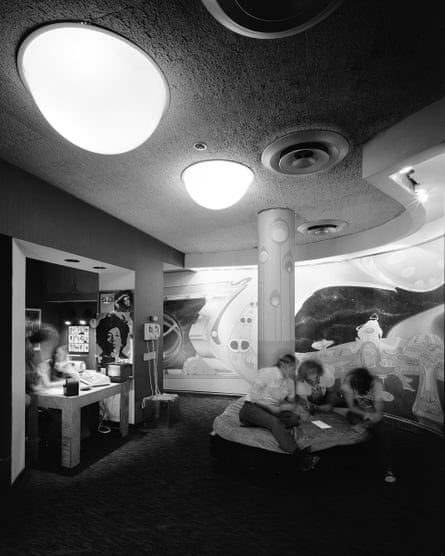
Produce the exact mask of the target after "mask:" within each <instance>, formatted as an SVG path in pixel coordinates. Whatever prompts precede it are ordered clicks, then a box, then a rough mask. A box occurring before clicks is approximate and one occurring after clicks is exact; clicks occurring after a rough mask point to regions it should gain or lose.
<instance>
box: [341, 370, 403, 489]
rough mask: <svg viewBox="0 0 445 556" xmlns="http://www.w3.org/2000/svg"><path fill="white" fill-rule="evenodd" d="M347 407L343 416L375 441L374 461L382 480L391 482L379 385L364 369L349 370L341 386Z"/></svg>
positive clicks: (381, 387) (381, 395)
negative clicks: (377, 464) (382, 476)
mask: <svg viewBox="0 0 445 556" xmlns="http://www.w3.org/2000/svg"><path fill="white" fill-rule="evenodd" d="M341 391H342V393H343V396H344V400H345V402H346V406H347V412H346V417H347V419H348V420H349V422H350V423H352V424H353V425H354V426H356V427H366V429H368V431H369V432H370V433H371V434H372V435H373V436H374V438H375V440H376V442H377V453H378V461H379V466H380V468H381V471H382V472H383V475H384V478H385V482H387V483H394V482H395V481H396V477H395V475H394V473H393V471H392V468H391V460H390V448H391V444H390V439H389V436H388V431H387V428H386V425H385V421H384V417H383V385H382V381H381V380H380V379H379V378H377V377H376V376H373V375H372V374H371V373H370V372H369V371H368V369H366V368H364V367H359V368H357V369H353V370H352V371H350V372H349V373H348V374H347V375H346V377H345V380H344V382H343V384H342V386H341Z"/></svg>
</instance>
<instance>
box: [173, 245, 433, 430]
mask: <svg viewBox="0 0 445 556" xmlns="http://www.w3.org/2000/svg"><path fill="white" fill-rule="evenodd" d="M443 259H444V258H443V238H439V239H436V240H434V241H432V242H429V243H426V244H424V245H420V246H415V247H411V248H408V249H404V250H399V251H392V252H390V253H382V254H377V255H372V256H367V257H361V258H356V259H352V260H349V261H343V262H331V263H320V264H317V265H314V264H312V265H302V264H298V265H296V268H295V338H296V340H295V352H296V354H297V356H298V358H299V359H300V360H304V359H307V358H313V357H317V358H319V359H320V360H321V361H322V363H323V364H324V365H325V366H327V367H329V368H330V369H331V370H332V371H333V373H334V375H335V377H336V378H337V380H338V381H339V382H340V381H341V380H342V378H343V376H344V374H345V373H346V372H347V371H348V370H350V369H352V368H354V367H357V366H366V367H368V368H369V369H370V370H371V371H372V372H373V373H374V374H376V375H378V376H379V377H380V378H381V379H382V380H383V383H384V387H385V396H386V404H385V411H386V412H387V413H389V414H393V415H396V416H398V417H401V418H404V419H408V420H411V421H415V422H416V423H419V424H421V425H423V426H425V427H428V428H432V429H434V430H443V420H444V415H443V375H444V370H443V369H444V355H443V354H444V347H443V324H444V323H443V320H444V289H443V284H444V275H443V272H444V267H443V262H444V261H443ZM257 283H258V277H257V271H256V269H252V268H244V269H243V268H232V269H224V270H212V271H198V272H174V273H167V274H166V275H165V292H164V294H165V298H164V389H165V390H190V391H205V392H216V393H218V392H219V393H231V394H244V393H245V392H247V390H248V388H249V382H250V380H251V377H252V376H253V374H254V373H255V372H256V370H257V338H258V337H257V318H258V311H257Z"/></svg>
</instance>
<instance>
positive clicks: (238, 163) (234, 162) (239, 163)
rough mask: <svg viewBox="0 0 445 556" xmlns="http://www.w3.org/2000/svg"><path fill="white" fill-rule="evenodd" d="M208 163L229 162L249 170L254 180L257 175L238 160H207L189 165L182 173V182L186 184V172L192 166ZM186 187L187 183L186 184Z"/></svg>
mask: <svg viewBox="0 0 445 556" xmlns="http://www.w3.org/2000/svg"><path fill="white" fill-rule="evenodd" d="M207 162H229V163H230V164H237V165H238V166H244V167H245V168H247V169H248V170H250V171H251V173H252V180H253V178H254V177H255V173H254V171H253V170H252V168H251V167H250V166H248V165H247V164H245V163H244V162H238V161H237V160H229V159H228V158H206V159H205V160H197V161H196V162H192V163H191V164H189V165H188V166H186V167H185V168H184V169H183V170H182V172H181V180H182V182H183V183H184V178H183V176H184V172H186V171H187V170H188V169H189V168H191V167H192V166H198V165H199V164H205V163H207ZM184 185H185V183H184Z"/></svg>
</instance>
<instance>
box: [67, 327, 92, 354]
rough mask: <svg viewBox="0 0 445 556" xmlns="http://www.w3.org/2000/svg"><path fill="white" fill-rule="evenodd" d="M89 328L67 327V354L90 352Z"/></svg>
mask: <svg viewBox="0 0 445 556" xmlns="http://www.w3.org/2000/svg"><path fill="white" fill-rule="evenodd" d="M89 335H90V328H89V326H68V352H69V353H88V352H89V350H90V340H89Z"/></svg>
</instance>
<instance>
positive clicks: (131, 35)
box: [0, 0, 445, 253]
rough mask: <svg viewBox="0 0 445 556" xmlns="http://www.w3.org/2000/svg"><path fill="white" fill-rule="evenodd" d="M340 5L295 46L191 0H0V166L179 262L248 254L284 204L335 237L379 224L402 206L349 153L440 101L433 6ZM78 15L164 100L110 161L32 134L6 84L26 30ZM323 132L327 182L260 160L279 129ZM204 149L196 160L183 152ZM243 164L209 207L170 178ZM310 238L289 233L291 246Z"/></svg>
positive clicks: (24, 100)
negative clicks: (334, 137) (250, 31)
mask: <svg viewBox="0 0 445 556" xmlns="http://www.w3.org/2000/svg"><path fill="white" fill-rule="evenodd" d="M419 7H421V9H422V11H418V10H413V9H412V8H411V7H410V3H406V2H397V1H391V2H388V1H386V0H376V1H372V2H371V1H369V0H366V1H365V0H363V1H358V0H345V1H344V2H343V3H342V4H341V5H340V6H339V8H338V9H337V10H336V11H335V12H334V13H332V14H331V15H330V16H329V17H327V18H326V19H325V20H323V21H322V22H321V23H319V24H318V25H316V26H315V27H313V28H311V29H308V30H306V31H305V32H303V33H300V34H298V35H295V36H292V37H288V38H282V39H270V40H258V39H254V38H247V37H244V36H241V35H238V34H235V33H233V32H232V31H230V30H228V29H227V28H225V27H224V26H222V25H221V24H220V23H218V22H217V21H216V20H215V19H214V18H213V17H212V16H211V15H210V13H209V12H208V11H207V10H206V9H205V8H204V6H203V5H202V3H201V2H200V0H187V1H184V0H157V1H150V0H145V1H142V0H141V1H138V0H134V1H130V0H128V1H120V0H108V1H97V0H96V1H93V0H88V1H85V2H81V1H63V2H62V1H57V0H47V1H38V0H34V1H20V2H17V1H12V0H7V1H1V2H0V157H1V158H3V159H4V160H6V161H8V162H10V163H12V164H15V165H16V166H18V167H20V168H22V169H24V170H26V171H28V172H30V173H31V174H34V175H36V176H38V177H39V178H42V179H44V180H46V181H47V182H49V183H51V184H53V185H54V186H56V187H59V188H61V189H63V190H65V191H67V192H69V193H71V194H72V195H75V196H76V197H79V198H81V199H83V200H84V201H86V202H87V203H90V204H91V205H94V206H96V207H99V208H101V209H102V210H104V211H105V212H108V213H110V214H112V215H113V216H115V217H117V218H119V219H121V220H123V221H125V222H128V223H129V224H131V225H133V226H135V227H137V228H139V229H141V230H143V231H145V232H147V233H148V234H150V235H152V236H154V237H156V238H158V239H160V240H162V241H164V242H165V243H167V244H169V245H171V246H173V247H175V248H177V249H179V250H181V251H183V252H185V253H210V252H218V251H236V250H243V249H250V248H254V247H256V245H257V228H256V224H257V213H258V211H260V210H263V209H266V208H273V207H289V208H291V209H294V210H295V212H296V215H297V226H298V225H299V224H301V223H303V222H307V221H314V220H320V219H338V220H345V221H347V222H348V223H349V227H348V228H347V229H346V230H344V231H343V232H341V233H340V235H345V234H354V233H357V232H361V231H364V230H367V229H370V228H375V227H377V226H380V225H382V224H384V223H386V222H388V221H389V220H391V219H393V218H395V217H397V216H398V215H399V214H400V213H401V212H402V211H403V207H402V206H401V205H399V204H398V203H397V202H396V201H395V200H393V199H392V198H390V197H389V196H387V195H385V194H384V193H383V192H382V191H381V190H379V189H377V188H375V187H374V186H373V185H371V184H370V183H368V182H367V181H366V180H364V179H362V177H361V170H362V166H361V151H362V145H363V144H364V143H365V142H367V141H368V140H370V139H371V138H372V137H374V136H375V135H376V134H377V133H378V132H380V131H383V130H385V129H387V128H389V127H390V126H392V125H394V124H395V123H397V122H399V121H400V120H402V119H403V118H405V117H407V116H408V115H410V114H412V113H413V112H415V111H417V110H419V109H420V108H422V107H424V106H426V105H428V104H430V103H432V102H434V101H436V100H437V99H439V98H441V97H443V96H444V95H445V64H444V62H443V53H444V51H445V23H444V22H445V13H444V3H443V2H439V1H437V2H433V1H430V0H426V1H425V2H423V3H422V4H421V6H419ZM63 20H76V21H79V20H83V21H89V22H91V23H95V24H97V25H100V26H103V27H106V28H108V29H111V30H113V31H115V32H117V33H120V34H121V35H123V36H124V37H126V38H128V39H129V40H131V41H133V42H134V43H136V44H137V45H138V46H139V47H141V48H142V49H143V50H145V51H146V52H147V53H148V54H149V55H150V56H152V57H153V58H154V59H155V60H156V62H157V63H158V65H159V66H160V68H161V70H162V72H163V73H164V75H165V77H166V79H167V81H168V84H169V88H170V93H171V102H170V106H169V108H168V111H167V112H166V114H165V116H164V117H163V119H162V121H161V123H160V125H159V127H158V129H157V130H156V131H155V132H154V134H153V135H152V136H151V137H150V138H149V139H148V141H147V142H146V143H144V144H143V145H142V146H140V147H139V148H137V149H135V150H134V151H132V152H129V153H126V154H123V155H118V156H102V155H97V154H92V153H89V152H87V151H83V150H82V149H80V148H78V147H76V146H74V145H72V144H70V143H68V142H67V141H65V140H64V139H63V138H61V137H60V136H58V134H57V133H56V132H55V131H54V130H53V129H52V128H51V127H50V126H49V125H48V124H47V123H46V121H45V120H44V119H43V117H42V116H41V114H40V113H39V111H38V110H37V108H36V107H35V105H34V103H33V100H32V98H31V96H30V95H29V93H28V92H27V91H26V89H25V88H24V86H23V84H22V83H21V81H20V78H19V75H18V72H17V68H16V58H15V57H16V51H17V48H18V46H19V44H20V42H21V40H22V39H23V37H24V36H25V35H26V34H27V33H29V32H30V31H31V30H32V29H34V28H36V27H38V26H40V25H42V24H44V23H50V22H55V21H63ZM308 129H327V130H332V131H338V132H340V133H341V134H343V135H344V136H345V137H347V139H348V140H349V142H350V145H351V150H350V153H349V154H348V155H347V156H346V158H345V159H344V160H343V161H341V162H340V163H339V164H338V165H337V166H335V167H334V168H332V169H331V170H330V171H328V172H326V173H320V174H316V175H313V176H310V177H305V178H301V177H292V176H280V175H278V174H276V173H273V172H271V171H270V170H267V169H266V168H265V167H264V166H263V165H262V164H261V153H262V151H263V150H264V148H265V147H266V146H268V145H269V144H270V143H271V142H272V141H274V140H275V139H277V138H279V137H281V136H283V135H285V134H286V133H289V132H292V131H298V130H308ZM197 141H204V142H206V143H207V145H208V149H207V150H206V151H204V152H198V151H196V150H195V149H194V148H193V144H194V143H195V142H197ZM212 158H228V159H232V160H236V161H239V162H243V163H244V164H247V165H248V166H250V167H251V168H252V169H253V170H254V173H255V182H254V184H253V186H251V187H250V189H249V191H248V193H247V194H246V195H245V197H244V198H243V199H242V200H241V202H240V203H239V204H238V205H236V206H234V207H231V208H229V209H225V210H222V211H209V210H206V209H203V208H201V207H199V206H197V205H196V204H195V203H194V202H193V201H192V200H191V199H190V198H189V197H188V195H187V193H186V192H185V189H184V186H183V185H182V182H181V179H180V175H181V172H182V170H183V169H184V168H185V167H186V166H188V165H189V164H191V163H192V162H196V161H199V160H205V159H212ZM311 241H320V238H316V237H314V238H311V237H308V236H304V235H301V234H297V243H300V244H302V243H309V242H311Z"/></svg>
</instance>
